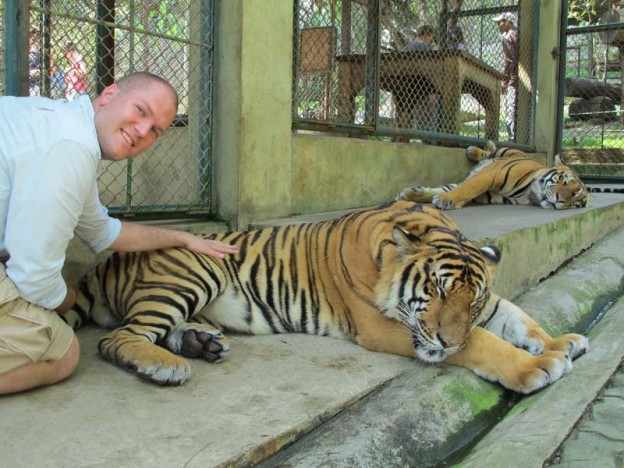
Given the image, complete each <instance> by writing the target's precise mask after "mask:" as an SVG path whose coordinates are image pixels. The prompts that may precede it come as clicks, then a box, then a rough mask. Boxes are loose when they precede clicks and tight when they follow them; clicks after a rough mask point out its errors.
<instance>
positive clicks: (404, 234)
mask: <svg viewBox="0 0 624 468" xmlns="http://www.w3.org/2000/svg"><path fill="white" fill-rule="evenodd" d="M392 237H393V238H394V243H395V244H396V246H397V249H398V250H399V254H401V256H402V257H406V256H408V255H414V254H415V253H416V252H418V251H419V250H420V249H421V247H422V240H421V239H420V237H418V236H415V235H414V234H412V233H411V232H409V231H406V230H404V229H401V228H398V227H395V228H394V229H393V230H392Z"/></svg>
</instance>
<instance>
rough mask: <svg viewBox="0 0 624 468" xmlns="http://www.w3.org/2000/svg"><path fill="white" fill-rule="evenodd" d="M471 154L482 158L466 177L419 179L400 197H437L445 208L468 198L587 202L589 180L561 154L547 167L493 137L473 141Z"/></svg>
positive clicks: (559, 205) (559, 204)
mask: <svg viewBox="0 0 624 468" xmlns="http://www.w3.org/2000/svg"><path fill="white" fill-rule="evenodd" d="M466 156H467V157H468V159H469V160H470V161H472V162H475V163H478V164H477V166H475V167H474V168H473V169H472V170H471V171H470V173H469V174H468V176H467V177H466V179H465V180H464V181H463V182H460V183H459V184H448V185H443V186H441V187H435V188H431V187H423V186H420V185H415V186H413V187H408V188H406V189H405V190H403V191H401V192H399V193H398V194H397V196H396V197H395V199H397V200H411V201H415V202H419V203H433V205H434V206H436V207H437V208H440V209H442V210H452V209H457V208H461V207H462V206H464V205H465V204H466V203H468V202H473V203H477V204H507V205H536V206H541V207H542V208H546V209H552V208H554V209H556V210H565V209H568V208H583V207H585V206H586V205H587V201H588V196H589V195H588V191H587V188H586V187H585V184H584V183H583V181H582V180H581V179H580V178H579V176H578V175H577V174H576V172H574V171H573V170H572V169H571V168H569V167H568V166H566V165H565V164H564V163H563V162H562V161H561V158H560V157H559V156H555V167H547V166H545V165H544V164H542V163H540V162H538V161H535V160H534V159H531V158H529V157H528V156H527V155H526V154H525V153H524V152H522V151H520V150H517V149H512V148H499V149H496V146H495V145H494V143H493V142H491V141H490V142H488V143H487V144H486V145H485V148H484V149H483V150H482V149H480V148H478V147H476V146H469V147H468V148H467V149H466Z"/></svg>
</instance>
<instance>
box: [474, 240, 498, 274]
mask: <svg viewBox="0 0 624 468" xmlns="http://www.w3.org/2000/svg"><path fill="white" fill-rule="evenodd" d="M479 250H481V253H482V254H483V258H485V265H486V266H487V267H488V269H489V270H490V273H494V271H495V270H496V267H497V266H498V264H499V263H500V259H501V253H500V250H498V249H497V248H496V247H494V246H493V245H484V246H483V247H480V248H479Z"/></svg>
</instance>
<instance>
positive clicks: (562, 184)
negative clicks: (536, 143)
mask: <svg viewBox="0 0 624 468" xmlns="http://www.w3.org/2000/svg"><path fill="white" fill-rule="evenodd" d="M533 185H534V190H533V193H532V195H531V196H535V198H536V199H535V200H532V202H537V203H536V204H538V205H539V206H541V207H542V208H546V209H553V208H554V209H555V210H567V209H568V208H584V207H585V206H587V201H588V198H589V193H588V191H587V187H585V184H584V183H583V181H582V180H581V178H580V177H579V176H578V174H577V173H576V172H574V170H573V169H571V168H570V167H569V166H567V165H566V164H565V163H564V162H563V161H562V159H561V158H560V157H559V155H557V156H555V167H554V168H552V169H549V170H548V171H547V172H545V173H544V174H543V175H542V176H541V177H539V178H538V179H537V180H536V183H534V184H533Z"/></svg>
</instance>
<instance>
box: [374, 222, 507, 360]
mask: <svg viewBox="0 0 624 468" xmlns="http://www.w3.org/2000/svg"><path fill="white" fill-rule="evenodd" d="M393 237H394V242H395V244H396V252H395V255H393V256H389V257H392V258H390V259H388V260H387V261H384V263H385V265H384V267H383V268H382V271H381V277H380V281H379V283H378V284H377V287H376V290H375V293H376V298H377V306H378V307H379V309H380V310H381V311H382V313H383V314H384V315H386V316H387V317H391V318H394V319H396V320H399V321H400V322H402V323H404V324H405V325H407V327H408V328H409V331H410V333H411V339H412V342H413V346H414V350H415V354H416V356H417V357H418V358H420V359H422V360H423V361H426V362H430V363H434V362H440V361H443V360H444V359H445V358H446V357H448V356H450V355H451V354H453V353H455V352H457V351H458V350H460V349H461V348H462V347H463V346H464V345H465V344H466V342H467V341H468V338H469V336H470V334H471V332H472V330H473V329H474V327H476V326H477V325H478V324H479V323H481V322H482V320H483V318H482V313H483V311H484V307H485V305H486V303H487V302H488V299H489V297H490V289H489V288H490V284H491V281H492V272H493V269H494V267H495V266H496V265H497V264H498V262H499V261H500V252H499V251H498V249H496V247H493V246H487V247H483V248H478V247H476V246H475V245H474V244H472V243H471V242H470V241H468V240H467V239H466V238H465V237H464V236H463V235H461V234H460V233H459V231H456V230H454V229H449V228H446V227H434V228H432V229H431V230H430V231H429V232H427V233H426V235H425V236H422V237H417V236H415V235H413V234H412V233H410V232H408V231H406V230H403V229H401V228H395V229H394V232H393Z"/></svg>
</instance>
